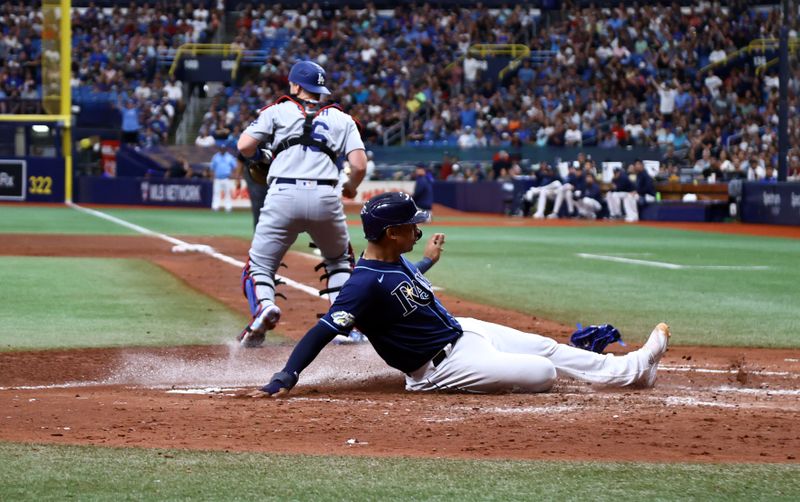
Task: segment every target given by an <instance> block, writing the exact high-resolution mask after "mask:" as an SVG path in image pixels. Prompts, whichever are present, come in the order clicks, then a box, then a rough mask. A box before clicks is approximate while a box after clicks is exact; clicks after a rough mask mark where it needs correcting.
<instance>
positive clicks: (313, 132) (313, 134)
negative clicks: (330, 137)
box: [303, 121, 330, 152]
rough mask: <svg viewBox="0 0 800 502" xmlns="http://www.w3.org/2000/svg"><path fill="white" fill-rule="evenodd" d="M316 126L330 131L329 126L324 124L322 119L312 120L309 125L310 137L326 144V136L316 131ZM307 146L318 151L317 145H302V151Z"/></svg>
mask: <svg viewBox="0 0 800 502" xmlns="http://www.w3.org/2000/svg"><path fill="white" fill-rule="evenodd" d="M318 127H321V128H323V129H325V130H326V131H330V127H328V124H326V123H325V122H322V121H317V122H314V123H313V124H312V125H311V139H313V140H315V141H319V142H320V143H325V144H327V141H326V139H327V138H325V136H323V135H322V134H320V133H318V132H317V128H318ZM309 148H310V149H311V151H312V152H319V151H320V149H319V148H318V147H316V146H304V147H303V151H307V150H308V149H309Z"/></svg>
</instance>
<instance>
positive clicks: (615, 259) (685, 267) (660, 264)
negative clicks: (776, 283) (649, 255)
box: [576, 253, 769, 270]
mask: <svg viewBox="0 0 800 502" xmlns="http://www.w3.org/2000/svg"><path fill="white" fill-rule="evenodd" d="M576 256H578V257H579V258H586V259H589V260H601V261H613V262H615V263H626V264H628V265H644V266H646V267H657V268H666V269H669V270H688V269H702V270H769V267H768V266H766V265H679V264H677V263H669V262H665V261H652V260H637V259H635V258H623V257H621V256H608V255H604V254H590V253H576Z"/></svg>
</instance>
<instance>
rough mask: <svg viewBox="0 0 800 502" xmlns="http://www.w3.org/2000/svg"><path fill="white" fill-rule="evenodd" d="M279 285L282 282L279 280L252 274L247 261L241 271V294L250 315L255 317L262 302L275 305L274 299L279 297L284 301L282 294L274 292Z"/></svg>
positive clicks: (257, 273)
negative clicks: (245, 300)
mask: <svg viewBox="0 0 800 502" xmlns="http://www.w3.org/2000/svg"><path fill="white" fill-rule="evenodd" d="M281 266H283V267H285V266H286V264H284V263H281ZM281 284H283V281H281V280H280V279H273V278H272V277H270V276H268V275H267V274H264V273H259V272H253V270H252V268H251V267H250V260H249V259H248V260H247V263H246V264H245V266H244V268H243V269H242V294H243V295H244V297H245V298H246V299H247V305H248V306H249V307H250V314H251V315H253V316H255V315H256V313H257V312H258V310H259V306H260V305H261V304H262V303H264V302H267V303H275V297H278V296H280V297H281V298H283V299H286V297H285V296H284V295H283V294H281V293H277V292H275V288H276V287H277V286H280V285H281Z"/></svg>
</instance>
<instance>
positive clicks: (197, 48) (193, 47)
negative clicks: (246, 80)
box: [169, 43, 244, 79]
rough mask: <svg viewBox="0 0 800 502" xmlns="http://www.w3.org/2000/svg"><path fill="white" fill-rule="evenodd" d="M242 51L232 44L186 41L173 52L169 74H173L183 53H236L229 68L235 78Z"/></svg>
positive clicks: (213, 54)
mask: <svg viewBox="0 0 800 502" xmlns="http://www.w3.org/2000/svg"><path fill="white" fill-rule="evenodd" d="M243 53H244V51H243V50H242V49H241V48H240V47H234V46H233V45H232V44H195V43H188V44H183V45H181V46H180V47H178V51H177V52H176V53H175V58H174V59H173V60H172V65H170V67H169V74H170V76H174V75H175V70H176V69H177V68H178V62H179V61H180V60H181V57H182V56H184V55H185V54H191V55H192V56H197V55H211V56H223V57H224V56H230V55H233V54H236V60H235V62H234V64H233V70H231V77H232V78H234V79H235V78H236V73H237V72H238V71H239V63H240V62H241V61H242V55H243Z"/></svg>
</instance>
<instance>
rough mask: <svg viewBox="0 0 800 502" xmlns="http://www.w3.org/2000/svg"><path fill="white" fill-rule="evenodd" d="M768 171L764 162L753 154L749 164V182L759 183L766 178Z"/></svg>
mask: <svg viewBox="0 0 800 502" xmlns="http://www.w3.org/2000/svg"><path fill="white" fill-rule="evenodd" d="M766 175H767V169H766V164H765V163H764V161H763V160H762V159H761V158H759V156H758V155H757V154H756V153H755V152H753V153H751V154H750V158H749V160H748V162H747V181H759V180H762V179H764V178H765V177H766Z"/></svg>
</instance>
